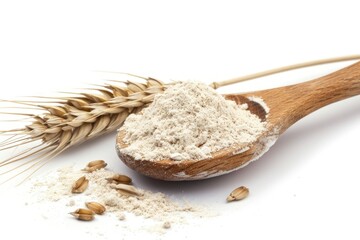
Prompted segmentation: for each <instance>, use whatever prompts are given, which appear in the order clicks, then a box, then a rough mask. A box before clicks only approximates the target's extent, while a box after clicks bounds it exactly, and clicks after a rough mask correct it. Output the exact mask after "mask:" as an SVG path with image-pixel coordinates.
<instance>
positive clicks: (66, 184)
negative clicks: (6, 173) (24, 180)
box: [30, 167, 209, 228]
mask: <svg viewBox="0 0 360 240" xmlns="http://www.w3.org/2000/svg"><path fill="white" fill-rule="evenodd" d="M114 174H115V173H114V172H112V171H110V170H107V169H100V170H97V171H94V172H92V173H84V172H83V171H76V170H74V169H73V168H72V167H66V168H62V169H59V170H58V171H57V173H56V176H53V175H54V174H53V175H49V176H47V178H42V179H41V181H36V180H35V181H34V182H33V183H32V185H31V190H30V192H31V193H34V194H36V196H37V197H38V202H44V201H46V202H54V203H55V202H58V203H59V204H60V206H61V205H62V202H64V203H65V204H64V205H65V206H67V207H69V208H71V209H72V210H73V211H74V210H75V209H76V208H84V207H85V205H84V203H85V202H90V201H95V202H98V203H100V204H103V205H104V206H105V207H106V213H107V214H112V215H114V217H115V219H118V220H119V221H125V220H127V219H128V218H127V216H132V217H143V218H144V219H151V220H154V221H157V222H162V223H163V225H164V226H170V223H184V222H186V217H189V215H190V216H192V217H194V216H199V217H204V216H209V215H208V213H205V210H204V208H200V207H194V206H190V205H189V203H184V204H180V203H178V202H175V201H173V200H171V199H170V198H169V197H168V196H166V195H165V194H163V193H154V192H150V191H147V190H142V189H138V190H139V191H140V192H141V193H142V194H143V195H142V196H125V195H122V194H120V193H119V192H117V191H116V190H115V189H113V188H111V184H109V183H108V181H107V180H106V178H109V177H112V176H113V175H114ZM84 175H85V176H86V178H87V179H89V186H88V188H87V189H86V190H85V192H83V193H81V194H74V193H71V187H72V185H73V183H74V182H75V181H76V180H77V179H78V178H79V177H81V176H84ZM206 211H207V210H206ZM164 228H165V227H164ZM168 228H169V227H168Z"/></svg>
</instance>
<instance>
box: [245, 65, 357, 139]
mask: <svg viewBox="0 0 360 240" xmlns="http://www.w3.org/2000/svg"><path fill="white" fill-rule="evenodd" d="M359 94H360V62H357V63H355V64H353V65H351V66H349V67H346V68H343V69H341V70H338V71H336V72H333V73H331V74H329V75H326V76H323V77H320V78H318V79H315V80H312V81H308V82H304V83H300V84H295V85H290V86H285V87H280V88H275V89H270V90H263V91H258V92H255V93H252V94H251V95H253V96H254V95H255V96H259V97H261V98H263V100H264V101H265V102H266V104H267V105H268V107H269V108H270V114H269V118H268V122H269V123H271V124H273V126H274V127H277V128H278V131H279V133H282V132H284V131H285V130H286V129H287V128H289V127H290V126H291V125H292V124H294V123H295V122H296V121H298V120H300V119H301V118H303V117H305V116H306V115H308V114H310V113H312V112H313V111H315V110H317V109H319V108H321V107H324V106H326V105H329V104H331V103H334V102H337V101H340V100H343V99H346V98H349V97H352V96H356V95H359Z"/></svg>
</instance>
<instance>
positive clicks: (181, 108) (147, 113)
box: [120, 82, 266, 160]
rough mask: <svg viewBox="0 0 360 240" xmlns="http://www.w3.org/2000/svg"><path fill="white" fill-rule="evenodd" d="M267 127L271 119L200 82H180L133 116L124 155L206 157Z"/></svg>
mask: <svg viewBox="0 0 360 240" xmlns="http://www.w3.org/2000/svg"><path fill="white" fill-rule="evenodd" d="M265 129H266V123H265V122H262V121H261V120H260V119H259V118H258V117H257V116H256V115H254V114H252V113H251V112H250V111H248V110H247V105H246V104H243V105H237V104H236V103H235V102H234V101H230V100H226V99H225V98H224V97H223V96H221V95H219V94H218V93H217V92H216V91H215V90H214V89H212V88H210V87H209V86H207V85H205V84H203V83H198V82H179V83H176V84H174V85H172V86H170V87H169V88H168V89H167V90H166V91H165V92H164V93H163V94H158V95H156V96H155V99H154V101H153V103H152V104H151V105H150V106H149V107H147V108H145V109H144V110H143V111H141V113H140V114H133V115H130V116H129V117H128V118H127V119H126V121H125V123H124V125H123V126H122V127H121V128H120V131H122V130H124V131H125V132H126V135H125V139H124V141H125V143H126V144H128V146H127V147H126V148H122V149H120V151H121V152H122V153H124V154H127V155H130V156H132V157H134V158H135V159H136V160H139V159H147V160H161V159H172V160H186V159H196V160H200V159H206V158H209V157H211V153H212V152H214V151H217V150H220V149H222V148H226V147H229V146H232V145H234V144H241V143H243V144H249V143H251V142H253V141H255V140H256V139H257V137H258V136H259V135H260V134H261V133H262V132H263V131H264V130H265Z"/></svg>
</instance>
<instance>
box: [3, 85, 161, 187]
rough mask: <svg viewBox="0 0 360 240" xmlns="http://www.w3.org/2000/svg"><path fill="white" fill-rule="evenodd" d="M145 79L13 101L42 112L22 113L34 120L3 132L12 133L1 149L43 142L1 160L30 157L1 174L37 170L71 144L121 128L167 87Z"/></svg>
mask: <svg viewBox="0 0 360 240" xmlns="http://www.w3.org/2000/svg"><path fill="white" fill-rule="evenodd" d="M142 80H143V83H141V82H139V81H137V82H134V81H127V82H123V83H124V86H123V87H121V86H118V85H117V84H105V85H104V86H99V87H97V88H95V89H93V90H95V93H91V94H90V93H80V94H75V96H73V97H61V98H46V99H48V101H46V102H34V101H32V102H30V101H10V102H12V103H16V104H20V105H23V106H25V108H28V107H30V108H32V109H34V110H38V113H36V114H19V115H23V116H26V117H28V118H30V119H32V120H33V121H32V123H31V124H29V125H26V126H24V127H23V128H20V129H13V130H7V131H3V132H2V133H3V134H10V135H12V137H11V138H9V139H8V140H7V141H4V142H3V143H2V144H1V145H0V151H2V150H5V149H11V148H15V147H17V146H20V145H26V144H33V143H34V142H38V141H39V142H40V143H39V144H38V145H35V146H30V147H28V148H26V147H24V148H23V149H24V150H23V151H21V152H20V153H18V154H16V155H14V156H12V157H10V158H8V159H5V160H3V161H1V162H0V167H3V166H5V165H8V164H12V163H15V162H19V161H21V160H24V159H27V161H25V162H23V163H22V164H19V165H17V166H15V167H13V168H11V169H10V170H7V171H5V172H2V173H1V174H0V175H3V174H6V173H9V172H12V171H13V170H15V169H18V168H21V167H25V169H24V170H22V171H20V172H19V173H18V174H16V175H14V176H13V177H11V178H8V179H7V181H8V180H10V179H12V178H14V177H16V176H18V175H19V174H22V173H24V172H25V171H28V170H30V169H31V168H35V170H34V171H33V172H35V171H36V170H38V169H39V168H40V167H41V166H43V165H44V164H45V163H46V162H48V161H49V160H51V159H53V158H54V157H55V156H57V155H58V154H60V153H61V152H63V151H65V150H66V149H68V148H69V147H71V146H74V145H76V144H79V143H81V142H83V141H86V140H88V139H91V138H94V137H97V136H99V135H101V134H104V133H107V132H110V131H114V130H116V129H118V128H119V127H120V126H121V125H122V123H123V122H124V121H125V119H126V118H127V116H128V115H129V114H131V113H133V112H138V111H139V110H141V109H142V108H143V107H144V106H146V105H148V104H149V103H150V102H152V100H153V98H154V96H155V94H157V93H160V92H163V91H164V89H165V87H166V85H165V84H164V83H162V82H161V81H159V80H156V79H153V78H142ZM50 99H51V101H49V100H50ZM3 101H4V100H3ZM14 136H15V137H14ZM28 165H30V166H28ZM33 172H32V173H33ZM32 173H31V174H32ZM31 174H30V175H31Z"/></svg>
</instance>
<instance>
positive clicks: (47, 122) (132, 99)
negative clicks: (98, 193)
mask: <svg viewBox="0 0 360 240" xmlns="http://www.w3.org/2000/svg"><path fill="white" fill-rule="evenodd" d="M354 59H360V55H353V56H345V57H340V58H330V59H323V60H316V61H311V62H306V63H300V64H295V65H289V66H286V67H281V68H276V69H272V70H267V71H264V72H260V73H256V74H251V75H248V76H244V77H240V78H235V79H230V80H226V81H222V82H214V83H212V84H211V86H212V87H213V88H215V89H216V88H218V87H222V86H226V85H229V84H234V83H237V82H242V81H246V80H250V79H254V78H259V77H263V76H267V75H271V74H275V73H279V72H284V71H288V70H293V69H298V68H303V67H309V66H314V65H319V64H324V63H332V62H339V61H348V60H354ZM131 76H133V77H137V78H138V79H139V80H141V81H142V82H141V81H136V82H134V81H127V82H120V81H115V84H104V85H103V86H97V87H96V88H94V89H92V90H94V91H95V93H73V95H74V96H72V97H61V98H47V97H45V98H44V97H42V98H43V99H45V101H37V102H34V101H6V100H2V101H5V102H11V103H15V104H19V105H21V107H19V108H20V109H26V108H30V109H31V110H35V111H36V112H37V113H31V114H26V113H11V114H13V115H20V116H25V117H27V118H28V119H30V120H31V123H30V124H29V125H26V126H24V127H22V128H19V129H12V130H6V131H1V132H0V133H2V134H4V135H10V138H9V139H7V140H6V141H4V142H2V143H1V144H0V151H2V150H6V149H12V148H16V147H18V146H23V145H27V144H29V146H28V147H23V148H22V149H23V150H22V151H21V152H19V153H17V154H15V155H14V156H12V157H10V158H8V159H5V160H2V161H0V168H1V167H3V166H6V165H9V164H13V163H19V164H18V165H16V166H15V167H12V168H10V169H9V170H7V171H4V172H2V173H0V175H3V174H7V173H10V172H12V171H13V170H15V169H19V168H22V167H24V168H25V169H24V170H22V171H20V172H18V173H17V174H16V175H14V176H12V177H10V178H8V179H7V180H6V181H9V180H11V179H12V178H14V177H16V176H18V175H20V174H22V173H24V172H26V171H28V170H30V169H32V168H34V170H33V171H32V172H31V173H30V174H29V175H28V177H29V176H31V175H32V174H33V173H34V172H36V171H37V170H38V169H39V168H41V167H42V166H43V165H44V164H46V163H47V162H48V161H50V160H51V159H53V158H54V157H56V156H57V155H59V154H60V153H62V152H63V151H65V150H66V149H68V148H70V147H71V146H74V145H76V144H79V143H81V142H84V141H86V140H88V139H91V138H94V137H97V136H99V135H102V134H104V133H107V132H111V131H114V130H116V129H118V128H119V127H120V126H121V125H122V123H123V122H124V121H125V119H126V118H127V116H128V115H129V114H131V113H135V112H138V111H140V110H141V109H142V108H143V107H145V106H147V105H148V104H149V103H151V102H152V100H153V99H154V96H155V95H156V94H158V93H161V92H163V91H164V90H165V88H166V87H167V86H168V85H169V84H164V83H162V82H161V81H159V80H156V79H154V78H143V77H139V76H135V75H131ZM116 82H117V83H116ZM118 83H122V84H123V86H118V85H117V84H118ZM34 143H37V145H35V146H33V145H34ZM25 159H26V161H24V162H22V160H25ZM25 179H26V178H25ZM6 181H5V182H6Z"/></svg>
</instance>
